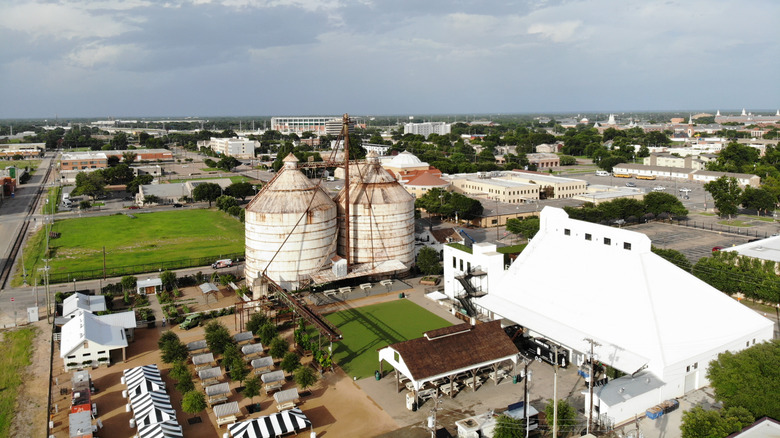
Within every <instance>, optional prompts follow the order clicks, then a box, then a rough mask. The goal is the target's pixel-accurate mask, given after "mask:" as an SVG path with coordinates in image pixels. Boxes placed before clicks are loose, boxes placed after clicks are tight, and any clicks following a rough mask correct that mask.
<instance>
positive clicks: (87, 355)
mask: <svg viewBox="0 0 780 438" xmlns="http://www.w3.org/2000/svg"><path fill="white" fill-rule="evenodd" d="M129 313H133V312H129ZM127 345H128V344H127V336H126V333H125V328H124V327H122V326H121V325H111V324H109V323H107V322H104V321H101V317H99V316H95V315H93V314H91V313H89V312H85V311H79V312H78V314H77V315H76V316H75V317H74V318H73V319H71V320H70V321H68V322H67V323H66V324H65V325H63V326H62V335H61V338H60V357H61V358H62V360H63V362H64V365H65V369H66V370H68V369H72V368H78V367H82V366H92V365H96V364H99V363H102V362H110V359H111V351H113V350H118V349H122V356H123V359H124V358H126V356H125V349H126V348H127Z"/></svg>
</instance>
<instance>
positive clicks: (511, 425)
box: [493, 414, 525, 438]
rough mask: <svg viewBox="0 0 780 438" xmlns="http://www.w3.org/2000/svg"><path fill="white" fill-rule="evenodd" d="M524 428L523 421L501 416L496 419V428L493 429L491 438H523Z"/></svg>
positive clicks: (504, 415)
mask: <svg viewBox="0 0 780 438" xmlns="http://www.w3.org/2000/svg"><path fill="white" fill-rule="evenodd" d="M524 436H525V427H524V426H523V420H521V419H518V418H512V417H510V416H509V415H506V414H502V415H499V416H498V418H496V428H495V429H493V438H523V437H524Z"/></svg>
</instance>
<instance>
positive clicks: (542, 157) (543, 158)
mask: <svg viewBox="0 0 780 438" xmlns="http://www.w3.org/2000/svg"><path fill="white" fill-rule="evenodd" d="M525 157H526V158H528V162H529V163H530V164H533V165H534V166H536V167H537V168H538V169H547V168H550V167H558V166H560V165H561V157H559V156H558V155H556V154H540V153H537V154H526V156H525Z"/></svg>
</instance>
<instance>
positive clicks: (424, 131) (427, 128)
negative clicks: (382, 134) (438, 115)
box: [404, 122, 452, 138]
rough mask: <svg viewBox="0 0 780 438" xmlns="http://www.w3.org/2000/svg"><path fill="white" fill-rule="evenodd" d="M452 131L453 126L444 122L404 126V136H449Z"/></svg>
mask: <svg viewBox="0 0 780 438" xmlns="http://www.w3.org/2000/svg"><path fill="white" fill-rule="evenodd" d="M451 129H452V125H451V124H449V123H444V122H424V123H407V124H405V125H404V134H415V135H422V136H424V137H425V138H428V136H429V135H431V134H439V135H445V134H449V133H450V132H451Z"/></svg>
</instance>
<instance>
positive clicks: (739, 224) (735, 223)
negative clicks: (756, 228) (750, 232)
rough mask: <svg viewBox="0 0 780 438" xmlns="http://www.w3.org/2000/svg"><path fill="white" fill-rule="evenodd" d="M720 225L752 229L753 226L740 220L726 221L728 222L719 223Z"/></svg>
mask: <svg viewBox="0 0 780 438" xmlns="http://www.w3.org/2000/svg"><path fill="white" fill-rule="evenodd" d="M718 224H720V225H728V226H731V227H752V226H753V225H752V224H751V223H749V222H745V221H741V220H739V219H734V220H730V221H728V220H726V221H719V222H718Z"/></svg>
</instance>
